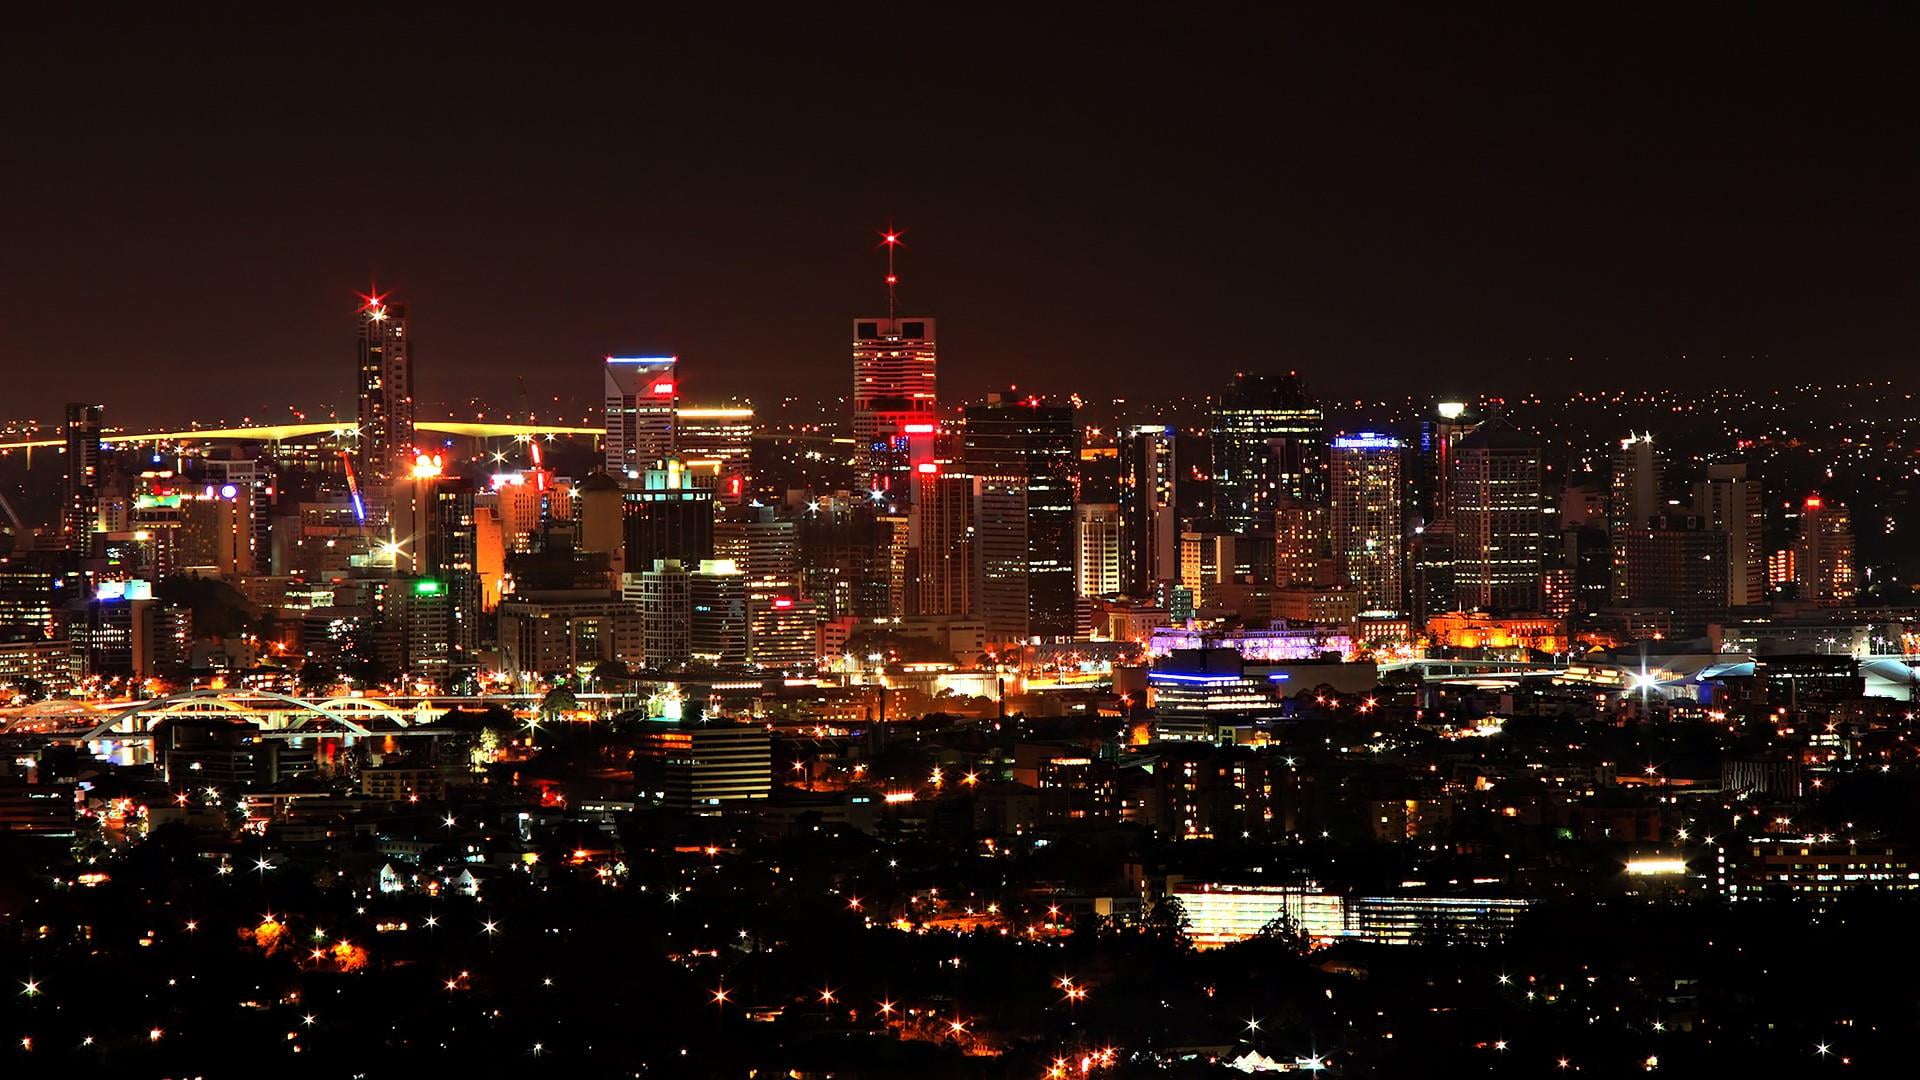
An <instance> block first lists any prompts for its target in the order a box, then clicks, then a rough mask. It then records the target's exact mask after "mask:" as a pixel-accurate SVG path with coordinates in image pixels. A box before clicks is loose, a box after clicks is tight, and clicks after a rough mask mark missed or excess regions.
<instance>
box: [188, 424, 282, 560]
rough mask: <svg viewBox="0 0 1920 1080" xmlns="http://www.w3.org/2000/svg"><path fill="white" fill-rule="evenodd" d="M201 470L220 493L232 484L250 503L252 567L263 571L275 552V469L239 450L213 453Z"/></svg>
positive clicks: (262, 460)
mask: <svg viewBox="0 0 1920 1080" xmlns="http://www.w3.org/2000/svg"><path fill="white" fill-rule="evenodd" d="M200 467H201V469H202V471H203V474H204V479H205V482H206V483H207V484H211V485H213V487H214V488H215V489H216V490H218V489H222V488H225V487H226V486H227V485H229V484H231V485H233V487H234V488H235V489H236V490H237V491H238V492H239V493H240V494H239V497H240V498H243V499H246V500H247V501H248V502H249V503H250V504H251V506H250V510H251V514H250V517H251V520H252V526H251V527H252V530H253V534H252V536H250V537H249V538H248V545H247V546H248V547H250V548H252V551H253V565H254V566H256V567H262V568H264V567H265V566H267V564H268V560H269V558H270V554H271V552H272V551H273V492H274V485H273V470H272V467H271V465H270V463H269V462H268V460H267V459H266V458H265V457H264V456H263V457H247V456H245V455H243V454H241V453H240V452H239V451H237V450H227V451H224V452H216V453H214V454H210V455H209V456H208V457H207V458H205V459H204V460H202V461H201V463H200Z"/></svg>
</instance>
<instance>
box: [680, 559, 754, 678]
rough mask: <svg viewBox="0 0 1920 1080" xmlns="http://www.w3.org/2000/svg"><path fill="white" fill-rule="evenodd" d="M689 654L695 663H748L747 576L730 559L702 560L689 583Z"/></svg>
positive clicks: (724, 664)
mask: <svg viewBox="0 0 1920 1080" xmlns="http://www.w3.org/2000/svg"><path fill="white" fill-rule="evenodd" d="M687 603H688V607H689V620H688V651H689V654H690V655H691V656H692V658H693V662H694V663H696V664H705V665H708V666H710V667H739V666H741V665H743V664H745V663H746V662H747V575H746V574H745V573H743V572H742V571H741V569H740V567H739V566H738V565H737V564H735V563H734V561H733V560H731V559H702V560H701V561H700V569H698V570H696V571H694V573H693V577H692V578H691V579H689V580H688V583H687Z"/></svg>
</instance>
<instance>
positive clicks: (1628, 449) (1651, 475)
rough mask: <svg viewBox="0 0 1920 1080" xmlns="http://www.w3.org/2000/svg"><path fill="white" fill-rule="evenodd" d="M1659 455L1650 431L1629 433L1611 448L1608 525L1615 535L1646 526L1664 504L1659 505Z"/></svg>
mask: <svg viewBox="0 0 1920 1080" xmlns="http://www.w3.org/2000/svg"><path fill="white" fill-rule="evenodd" d="M1660 471H1661V470H1660V457H1659V455H1658V454H1657V453H1655V451H1654V447H1653V435H1652V434H1651V433H1649V434H1646V435H1629V436H1627V437H1626V438H1624V439H1621V440H1620V448H1619V449H1617V450H1615V451H1614V452H1613V486H1612V497H1611V498H1610V499H1609V500H1608V518H1607V520H1608V525H1609V527H1610V529H1611V530H1612V531H1613V532H1614V533H1615V534H1616V535H1617V534H1619V533H1620V532H1622V531H1624V530H1626V529H1640V528H1645V527H1646V524H1647V522H1648V521H1649V520H1650V519H1651V518H1652V517H1653V516H1654V515H1655V514H1658V513H1660V512H1661V511H1662V510H1663V509H1664V508H1663V507H1662V506H1661V505H1660Z"/></svg>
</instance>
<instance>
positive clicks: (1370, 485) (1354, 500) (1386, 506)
mask: <svg viewBox="0 0 1920 1080" xmlns="http://www.w3.org/2000/svg"><path fill="white" fill-rule="evenodd" d="M1405 449H1406V447H1405V445H1404V444H1403V443H1401V441H1400V440H1399V439H1395V438H1392V437H1390V436H1386V435H1376V434H1373V433H1371V432H1362V433H1360V434H1358V435H1349V436H1343V437H1341V438H1337V439H1335V440H1333V448H1332V453H1331V455H1330V458H1329V463H1330V472H1331V480H1332V483H1331V485H1330V486H1331V489H1332V496H1333V507H1332V518H1333V550H1334V551H1336V552H1338V553H1339V558H1340V566H1341V570H1342V572H1343V574H1344V576H1345V580H1346V582H1347V584H1348V585H1350V586H1352V588H1353V590H1354V592H1355V593H1356V595H1357V598H1358V600H1359V604H1360V608H1361V610H1363V611H1382V610H1384V611H1397V610H1399V609H1400V607H1401V606H1402V604H1401V599H1402V592H1403V587H1402V586H1403V575H1402V569H1401V568H1402V565H1403V564H1402V555H1403V544H1402V543H1401V538H1402V521H1403V515H1404V513H1405V509H1404V505H1405V503H1404V499H1403V498H1402V491H1401V482H1400V463H1401V457H1402V454H1403V453H1404V451H1405Z"/></svg>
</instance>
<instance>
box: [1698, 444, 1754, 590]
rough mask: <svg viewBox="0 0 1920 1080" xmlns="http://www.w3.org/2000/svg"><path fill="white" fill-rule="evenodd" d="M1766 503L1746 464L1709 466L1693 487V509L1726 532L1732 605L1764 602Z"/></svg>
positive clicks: (1728, 576)
mask: <svg viewBox="0 0 1920 1080" xmlns="http://www.w3.org/2000/svg"><path fill="white" fill-rule="evenodd" d="M1765 505H1766V504H1765V500H1764V498H1763V497H1762V491H1761V487H1760V481H1759V480H1757V479H1750V478H1749V477H1748V475H1747V467H1746V466H1745V465H1709V466H1707V478H1706V480H1705V481H1704V482H1702V483H1698V484H1695V485H1694V487H1693V512H1694V513H1695V514H1698V515H1700V517H1702V518H1704V519H1705V520H1706V523H1707V526H1708V527H1709V528H1714V529H1719V530H1721V531H1723V532H1725V533H1726V534H1727V603H1729V604H1731V605H1733V606H1735V607H1744V606H1748V605H1753V604H1764V603H1766V601H1767V558H1766V509H1765Z"/></svg>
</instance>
